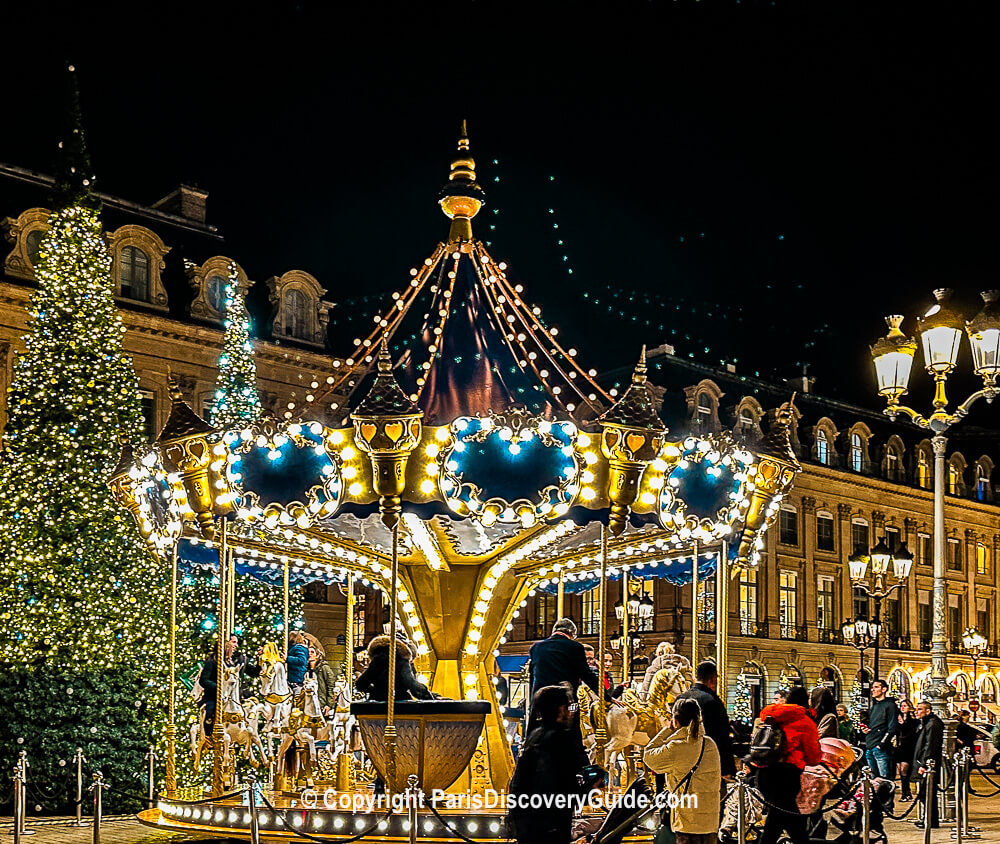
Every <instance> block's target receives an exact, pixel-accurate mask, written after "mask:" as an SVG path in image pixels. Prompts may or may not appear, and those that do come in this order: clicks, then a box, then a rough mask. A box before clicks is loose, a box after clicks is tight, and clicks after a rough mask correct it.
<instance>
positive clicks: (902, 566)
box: [892, 542, 913, 580]
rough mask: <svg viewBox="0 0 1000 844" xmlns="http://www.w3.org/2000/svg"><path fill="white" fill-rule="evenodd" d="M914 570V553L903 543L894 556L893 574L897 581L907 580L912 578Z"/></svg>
mask: <svg viewBox="0 0 1000 844" xmlns="http://www.w3.org/2000/svg"><path fill="white" fill-rule="evenodd" d="M912 568H913V552H912V551H911V550H910V549H909V548H907V547H906V543H905V542H901V543H900V544H899V547H898V548H897V549H896V551H895V553H894V554H893V555H892V572H893V574H894V575H896V579H897V580H906V578H908V577H909V576H910V569H912Z"/></svg>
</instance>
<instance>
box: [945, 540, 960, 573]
mask: <svg viewBox="0 0 1000 844" xmlns="http://www.w3.org/2000/svg"><path fill="white" fill-rule="evenodd" d="M961 570H962V543H961V541H960V540H958V539H954V538H949V539H948V571H961Z"/></svg>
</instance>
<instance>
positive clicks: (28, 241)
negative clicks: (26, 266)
mask: <svg viewBox="0 0 1000 844" xmlns="http://www.w3.org/2000/svg"><path fill="white" fill-rule="evenodd" d="M43 237H45V229H32V230H31V231H30V232H28V234H27V236H26V237H25V238H24V248H25V251H26V252H27V253H28V260H29V261H31V266H33V267H34V266H37V265H38V258H39V255H38V247H39V245H40V244H41V242H42V238H43Z"/></svg>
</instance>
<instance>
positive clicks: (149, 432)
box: [139, 390, 159, 442]
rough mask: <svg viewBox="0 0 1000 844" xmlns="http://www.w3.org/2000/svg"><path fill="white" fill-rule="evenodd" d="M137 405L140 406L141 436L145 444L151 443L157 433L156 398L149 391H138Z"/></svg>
mask: <svg viewBox="0 0 1000 844" xmlns="http://www.w3.org/2000/svg"><path fill="white" fill-rule="evenodd" d="M139 404H140V405H141V406H142V433H143V436H145V438H146V442H152V441H153V440H155V439H156V435H157V434H158V433H159V431H157V429H156V396H155V395H154V394H153V393H151V392H150V391H149V390H140V391H139Z"/></svg>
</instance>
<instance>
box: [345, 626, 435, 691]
mask: <svg viewBox="0 0 1000 844" xmlns="http://www.w3.org/2000/svg"><path fill="white" fill-rule="evenodd" d="M414 656H415V654H414V653H413V651H412V650H410V646H409V645H408V644H407V643H406V642H404V641H402V640H400V639H397V640H396V700H410V699H411V698H416V699H417V700H433V699H434V695H432V694H431V693H430V690H429V689H428V688H427V686H425V685H424V684H423V683H421V682H420V681H419V680H418V679H417V675H416V672H414V670H413V664H412V661H413V658H414ZM354 687H355V688H356V689H357V690H358V691H359V692H361V693H362V694H365V695H367V696H368V700H388V699H389V637H388V636H376V637H375V638H374V639H372V640H371V642H370V643H369V644H368V667H367V668H366V669H365V670H364V671H363V672H362V673H361V676H360V677H358V679H357V680H355V682H354Z"/></svg>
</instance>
